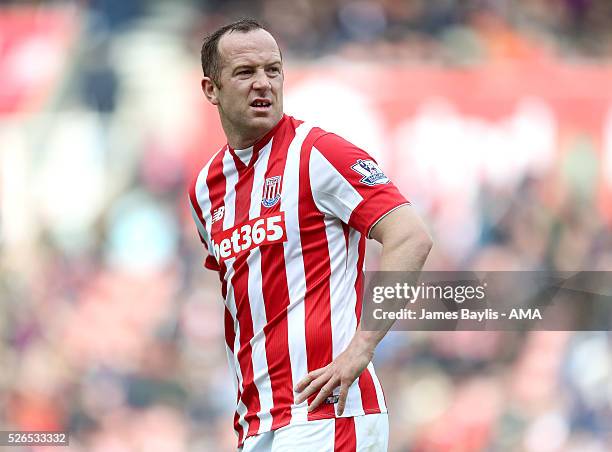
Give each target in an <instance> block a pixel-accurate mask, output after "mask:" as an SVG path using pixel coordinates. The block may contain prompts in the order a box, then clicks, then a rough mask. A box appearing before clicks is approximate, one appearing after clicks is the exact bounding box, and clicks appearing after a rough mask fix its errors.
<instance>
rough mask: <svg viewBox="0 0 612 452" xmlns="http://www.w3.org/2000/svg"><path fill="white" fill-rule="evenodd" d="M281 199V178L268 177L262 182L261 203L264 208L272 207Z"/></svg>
mask: <svg viewBox="0 0 612 452" xmlns="http://www.w3.org/2000/svg"><path fill="white" fill-rule="evenodd" d="M280 197H281V176H274V177H268V178H266V180H265V181H264V187H263V195H262V197H261V203H262V204H263V206H264V207H272V206H273V205H274V204H276V203H277V202H278V200H279V199H280Z"/></svg>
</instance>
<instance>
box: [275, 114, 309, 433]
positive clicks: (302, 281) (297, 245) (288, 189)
mask: <svg viewBox="0 0 612 452" xmlns="http://www.w3.org/2000/svg"><path fill="white" fill-rule="evenodd" d="M311 129H312V126H308V125H306V124H301V125H300V126H299V127H298V128H297V129H296V131H295V137H294V139H293V141H292V142H291V144H290V146H289V149H288V150H287V161H286V163H285V172H284V174H283V178H282V179H283V181H284V185H283V188H282V193H281V196H282V198H281V209H282V210H283V211H284V212H285V227H286V229H287V239H288V240H287V241H286V242H285V243H284V244H283V246H284V254H285V264H286V265H285V271H286V274H287V287H288V289H289V306H288V307H287V329H288V345H289V360H290V362H291V378H292V381H293V386H295V385H296V384H297V382H298V381H300V380H301V379H302V378H304V377H305V376H306V373H307V372H308V368H307V365H306V315H305V311H304V296H305V295H306V276H305V272H304V260H303V258H302V242H301V240H300V223H299V218H298V197H299V191H300V187H299V179H300V154H301V150H302V144H303V142H304V139H305V138H306V136H307V135H308V133H309V132H310V130H311ZM294 395H295V394H294ZM307 403H308V402H307V401H304V402H302V403H301V404H300V405H299V406H295V405H294V406H293V407H292V409H291V422H292V423H295V422H306V421H307V417H308V413H307Z"/></svg>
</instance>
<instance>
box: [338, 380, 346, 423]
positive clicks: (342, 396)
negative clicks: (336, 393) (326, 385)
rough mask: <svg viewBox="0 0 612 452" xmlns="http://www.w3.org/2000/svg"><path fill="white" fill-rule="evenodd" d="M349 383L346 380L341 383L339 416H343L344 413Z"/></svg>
mask: <svg viewBox="0 0 612 452" xmlns="http://www.w3.org/2000/svg"><path fill="white" fill-rule="evenodd" d="M348 391H349V385H348V384H347V383H346V382H344V383H342V384H341V385H340V397H339V398H338V411H337V413H338V416H342V413H344V407H345V406H346V398H347V397H348Z"/></svg>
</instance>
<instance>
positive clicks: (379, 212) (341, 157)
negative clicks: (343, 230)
mask: <svg viewBox="0 0 612 452" xmlns="http://www.w3.org/2000/svg"><path fill="white" fill-rule="evenodd" d="M309 165H310V166H309V173H310V185H311V188H312V193H313V198H314V201H315V204H316V205H317V207H318V208H319V210H320V211H321V212H323V213H326V214H328V215H333V216H336V217H338V218H340V219H341V220H342V221H343V222H345V223H347V224H348V225H349V226H351V227H353V228H355V229H357V230H358V231H360V232H361V233H362V234H366V236H367V237H369V235H370V231H371V229H372V227H373V226H374V225H375V224H376V223H377V222H378V221H379V220H380V219H381V218H383V217H384V216H385V215H387V214H388V213H390V212H391V211H393V210H395V209H396V208H398V207H400V206H402V205H406V204H410V202H409V201H408V200H407V199H406V198H405V197H404V196H402V194H401V193H400V192H399V190H398V189H397V187H396V186H395V185H393V183H392V182H391V180H389V178H388V177H387V176H386V175H385V173H384V172H383V171H382V169H381V168H380V167H379V166H378V163H377V162H376V161H375V160H374V159H373V158H372V157H371V156H370V155H369V154H368V153H367V152H365V151H364V150H362V149H360V148H358V147H357V146H355V145H353V144H351V143H350V142H348V141H346V140H345V139H343V138H341V137H339V136H338V135H335V134H332V133H327V134H325V135H323V136H321V137H320V138H318V139H317V140H316V141H315V142H314V145H313V148H312V151H311V155H310V162H309Z"/></svg>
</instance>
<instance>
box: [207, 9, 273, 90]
mask: <svg viewBox="0 0 612 452" xmlns="http://www.w3.org/2000/svg"><path fill="white" fill-rule="evenodd" d="M259 29H262V30H265V28H264V27H263V25H261V24H260V23H259V22H257V21H256V20H254V19H241V20H238V21H236V22H232V23H231V24H227V25H224V26H223V27H221V28H219V29H218V30H216V31H214V32H213V33H211V34H209V35H208V36H206V38H204V43H203V44H202V52H201V57H202V71H203V72H204V76H205V77H210V78H211V79H212V81H213V82H214V83H215V85H217V86H219V80H220V78H221V61H220V60H221V55H219V40H220V39H221V37H222V36H223V35H225V34H227V33H232V32H234V31H239V32H241V33H248V32H249V31H253V30H259ZM266 31H267V30H266Z"/></svg>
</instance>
